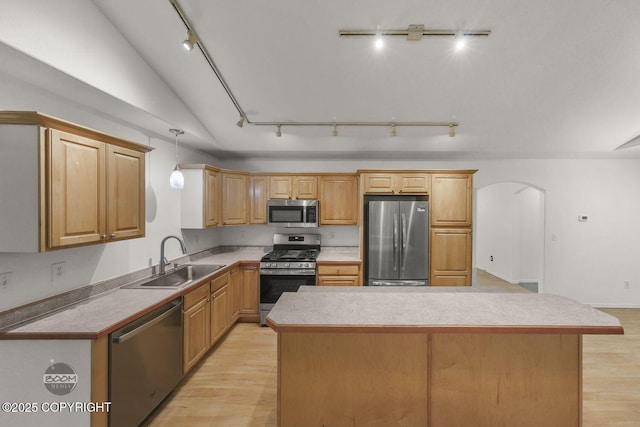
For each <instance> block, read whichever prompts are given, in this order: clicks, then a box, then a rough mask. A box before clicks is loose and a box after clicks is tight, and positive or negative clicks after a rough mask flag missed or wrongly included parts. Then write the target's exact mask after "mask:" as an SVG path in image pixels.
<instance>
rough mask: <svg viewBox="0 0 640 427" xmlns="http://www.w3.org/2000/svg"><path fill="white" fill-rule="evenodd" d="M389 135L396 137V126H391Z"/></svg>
mask: <svg viewBox="0 0 640 427" xmlns="http://www.w3.org/2000/svg"><path fill="white" fill-rule="evenodd" d="M390 135H391V136H396V135H397V133H396V125H395V124H392V125H391V133H390Z"/></svg>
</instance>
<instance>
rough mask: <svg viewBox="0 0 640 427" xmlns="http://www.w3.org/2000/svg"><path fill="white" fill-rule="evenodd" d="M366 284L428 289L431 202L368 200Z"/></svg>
mask: <svg viewBox="0 0 640 427" xmlns="http://www.w3.org/2000/svg"><path fill="white" fill-rule="evenodd" d="M365 221H366V223H365V230H366V233H365V254H366V257H365V272H366V277H365V282H366V283H367V284H368V285H369V286H424V285H427V284H428V278H429V203H428V201H427V200H426V199H425V198H420V197H412V196H388V197H371V196H367V197H366V198H365Z"/></svg>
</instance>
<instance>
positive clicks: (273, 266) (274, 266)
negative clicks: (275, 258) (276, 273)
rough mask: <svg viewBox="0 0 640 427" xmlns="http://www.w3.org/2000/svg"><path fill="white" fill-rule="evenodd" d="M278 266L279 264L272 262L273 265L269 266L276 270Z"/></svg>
mask: <svg viewBox="0 0 640 427" xmlns="http://www.w3.org/2000/svg"><path fill="white" fill-rule="evenodd" d="M276 265H277V264H276V263H275V262H272V263H271V264H269V267H271V268H276Z"/></svg>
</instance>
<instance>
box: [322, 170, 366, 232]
mask: <svg viewBox="0 0 640 427" xmlns="http://www.w3.org/2000/svg"><path fill="white" fill-rule="evenodd" d="M319 200H320V225H356V224H357V223H358V207H359V203H358V179H357V176H356V175H328V176H322V177H320V198H319Z"/></svg>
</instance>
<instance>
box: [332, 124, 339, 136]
mask: <svg viewBox="0 0 640 427" xmlns="http://www.w3.org/2000/svg"><path fill="white" fill-rule="evenodd" d="M331 136H338V126H337V125H335V124H334V125H333V131H332V132H331Z"/></svg>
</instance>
